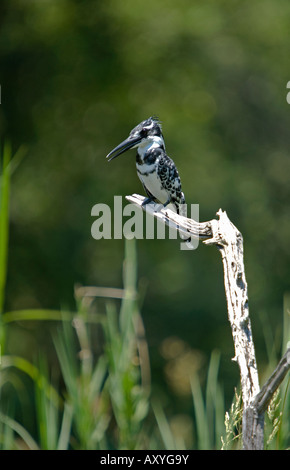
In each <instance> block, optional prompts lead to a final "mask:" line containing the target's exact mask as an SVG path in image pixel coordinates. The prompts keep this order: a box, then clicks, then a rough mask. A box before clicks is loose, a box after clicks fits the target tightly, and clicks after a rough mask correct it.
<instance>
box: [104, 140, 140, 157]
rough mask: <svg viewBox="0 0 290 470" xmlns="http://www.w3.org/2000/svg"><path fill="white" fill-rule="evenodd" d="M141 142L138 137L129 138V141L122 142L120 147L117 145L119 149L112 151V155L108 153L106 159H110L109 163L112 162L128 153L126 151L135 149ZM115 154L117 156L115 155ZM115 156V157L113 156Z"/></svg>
mask: <svg viewBox="0 0 290 470" xmlns="http://www.w3.org/2000/svg"><path fill="white" fill-rule="evenodd" d="M140 142H141V138H140V137H136V136H132V137H131V136H129V137H128V139H126V140H124V141H123V142H121V143H120V144H119V145H117V147H115V148H114V149H113V150H111V152H110V153H108V155H107V157H106V158H109V157H111V158H109V160H108V161H109V162H110V161H111V160H113V159H114V158H116V157H118V156H119V155H121V153H124V152H126V150H129V149H130V148H132V147H134V145H137V144H139V143H140ZM113 154H115V155H113ZM111 155H113V156H111Z"/></svg>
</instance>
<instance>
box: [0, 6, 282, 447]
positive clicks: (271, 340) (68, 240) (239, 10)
mask: <svg viewBox="0 0 290 470" xmlns="http://www.w3.org/2000/svg"><path fill="white" fill-rule="evenodd" d="M289 21H290V4H289V2H287V0H277V1H274V0H257V1H255V2H253V1H250V0H243V1H242V0H234V1H231V2H226V1H224V0H219V1H217V0H206V1H203V0H196V1H194V2H193V1H192V0H180V1H179V2H178V3H177V2H175V1H173V0H169V1H167V2H164V1H160V2H155V1H153V0H148V1H147V2H139V1H134V2H133V1H132V0H124V1H122V2H120V1H118V0H107V1H106V2H102V1H99V0H62V1H58V0H46V1H42V2H39V1H38V0H2V1H1V4H0V85H1V105H0V138H1V142H2V144H3V142H11V147H12V150H13V152H15V151H16V150H18V149H19V148H21V149H22V150H21V154H22V156H23V155H24V152H23V145H25V156H24V158H19V159H18V164H17V165H15V166H17V168H15V170H16V171H13V175H12V180H11V190H12V191H11V197H10V227H9V232H10V239H9V253H8V273H7V283H6V286H5V287H6V289H5V304H4V311H6V312H12V313H13V312H17V311H19V310H20V309H26V310H27V311H29V310H30V309H35V311H38V312H39V315H40V316H42V317H46V315H49V313H48V312H49V311H51V310H52V309H53V311H54V312H57V311H58V310H59V309H60V307H62V309H67V310H69V309H76V303H75V298H74V285H75V283H80V284H84V285H98V286H114V287H120V286H121V284H122V269H121V266H122V262H123V256H124V241H123V240H101V241H96V240H93V239H92V237H91V233H90V228H91V224H92V223H93V218H92V217H91V208H92V207H93V205H94V204H96V203H98V202H103V203H107V204H109V205H113V196H114V195H119V194H120V195H123V196H125V195H126V194H131V193H133V192H143V190H142V188H141V185H140V183H139V181H138V179H137V177H136V172H135V164H134V152H131V155H130V154H126V155H124V157H122V158H120V160H116V161H114V162H113V163H111V164H108V163H107V161H106V160H105V155H106V154H107V153H108V151H109V150H111V149H112V148H113V147H114V146H115V145H116V144H118V143H119V142H120V141H121V140H123V139H124V138H125V137H126V136H127V134H128V132H129V131H130V130H131V128H132V127H133V126H135V125H136V124H137V123H138V122H140V121H141V120H142V119H144V118H147V117H149V116H150V115H153V114H156V115H158V116H159V118H160V119H161V121H162V122H163V130H164V136H165V140H166V145H167V151H168V154H169V155H170V156H172V157H173V158H174V160H175V162H176V164H177V166H178V168H179V172H180V175H181V179H182V182H183V190H184V192H185V196H186V199H187V202H188V203H189V204H190V203H198V204H199V205H200V220H208V219H211V218H213V217H214V215H215V212H216V211H217V210H218V209H219V208H220V207H222V209H224V210H226V211H227V213H228V215H229V217H230V219H231V220H232V221H233V222H234V224H235V225H236V226H237V227H238V228H239V229H240V230H241V232H242V233H243V237H244V244H245V265H246V275H247V281H248V285H249V305H250V314H251V320H252V328H253V335H254V340H255V346H256V353H257V358H258V365H259V370H260V372H261V382H263V378H264V377H265V376H266V374H267V373H269V364H271V366H272V365H273V364H274V363H275V360H276V359H277V358H278V357H279V356H280V353H281V345H282V341H283V343H284V345H285V344H286V343H285V338H282V335H283V331H284V335H285V331H289V330H285V329H284V330H283V328H282V322H283V299H287V298H288V297H287V292H289V291H290V286H289V284H290V245H289V235H290V217H289V214H290V185H289V175H290V158H289V148H290V133H289V126H290V106H289V104H288V103H287V101H286V95H287V92H288V90H287V89H286V85H287V82H288V81H289V80H290V76H289V67H288V59H289ZM21 146H22V147H21ZM2 153H3V155H4V162H3V166H2V167H3V178H4V179H3V178H2V184H4V186H5V181H6V182H7V179H6V180H5V168H6V164H7V161H6V162H5V151H4V152H2ZM6 155H7V147H6ZM20 160H21V161H20ZM3 182H4V183H3ZM9 184H10V181H9ZM6 189H7V190H8V189H9V188H6ZM3 194H5V191H4V193H3ZM3 204H4V205H5V207H6V206H7V204H8V201H7V200H6V202H5V200H4V202H3V201H2V206H1V211H3ZM7 207H8V206H7ZM7 210H8V209H7ZM5 217H7V211H6V209H5V210H4V212H1V220H2V221H3V218H5ZM3 227H4V226H3V225H2V229H3V230H5V227H4V228H3ZM3 236H4V238H3ZM7 236H8V232H7V233H6V234H5V233H4V232H2V233H1V237H2V238H1V243H0V249H1V253H2V254H1V257H2V258H1V260H0V263H1V270H0V271H1V276H2V277H3V276H4V277H5V279H6V276H5V272H6V259H5V258H4V257H3V256H5V253H6V252H5V243H6V241H7ZM5 237H6V238H5ZM3 247H4V248H3ZM137 247H138V257H139V266H138V269H139V278H140V286H139V288H140V289H141V292H144V291H145V290H146V296H145V297H144V302H143V305H142V314H143V321H144V325H145V330H146V338H147V341H148V345H149V352H150V362H151V374H152V387H153V389H152V393H153V394H154V393H155V394H156V395H157V396H161V397H162V399H163V403H164V404H165V405H166V407H167V412H168V414H169V415H170V416H174V415H175V413H177V414H178V413H179V414H181V415H183V414H190V413H191V410H192V396H191V386H190V383H189V382H188V380H187V376H186V373H184V369H185V367H184V364H188V362H186V361H188V357H190V364H193V363H194V364H195V366H194V368H195V370H196V371H199V373H200V376H201V381H203V380H205V377H204V376H205V372H204V371H205V368H206V367H207V366H208V364H209V363H210V356H211V351H212V350H215V349H217V350H219V351H220V352H221V358H220V376H221V377H222V378H223V384H224V385H223V386H224V389H225V396H226V402H227V405H229V404H230V401H231V399H232V396H233V387H234V386H235V385H236V384H237V382H238V379H239V376H238V370H237V367H236V365H234V364H233V363H231V362H230V358H231V357H232V356H233V345H232V339H231V333H230V329H229V326H228V321H227V315H226V304H225V298H224V291H223V276H222V266H221V262H220V259H219V255H218V253H217V252H216V251H215V250H214V249H210V248H206V247H203V246H200V247H199V248H198V250H196V251H193V252H191V253H189V254H188V253H187V252H182V251H180V250H179V244H178V243H176V242H175V241H172V240H165V241H162V240H152V241H150V240H140V241H138V244H137ZM2 268H3V269H4V271H3V270H2ZM4 277H3V278H1V279H0V294H1V299H3V301H4V294H3V292H4V291H3V289H4V284H3V282H4V280H5V279H4ZM285 302H286V301H285ZM0 306H1V307H2V300H1V301H0ZM99 309H100V310H102V311H103V312H105V306H104V305H103V306H102V305H101V306H99ZM284 311H285V305H284ZM7 315H8V314H7ZM55 315H56V317H58V313H55ZM286 315H288V313H286ZM0 326H1V325H0ZM6 328H7V331H6V333H5V338H6V344H5V351H6V352H7V353H9V354H13V355H15V356H17V357H23V358H26V359H27V360H29V361H30V360H32V359H34V357H35V354H38V351H41V352H42V353H43V354H45V355H46V356H47V358H48V360H49V362H50V367H51V366H54V365H55V362H54V361H55V356H54V352H53V351H54V347H53V343H52V341H51V336H50V335H48V334H47V332H48V330H50V329H51V327H50V326H49V325H48V324H47V323H45V322H37V321H31V322H21V321H18V322H13V323H11V324H9V325H8V326H7V327H6ZM287 340H289V338H288V339H287ZM176 344H177V349H174V348H173V347H172V345H175V346H176ZM2 346H3V345H2ZM116 347H117V346H116ZM172 350H173V352H172ZM174 351H175V353H174ZM176 351H177V352H176ZM174 354H175V356H174ZM193 356H194V358H195V361H193ZM180 358H182V361H181V360H180ZM178 359H179V360H178ZM174 377H176V380H174ZM180 377H181V378H182V380H181V379H180ZM177 384H178V385H177ZM39 400H40V401H41V400H42V399H41V397H40V398H39ZM28 401H29V399H28ZM45 406H46V405H45V402H44V400H42V410H43V413H44V410H45ZM5 411H7V410H5ZM16 411H17V410H16ZM67 413H68V412H67ZM67 416H69V413H68V415H65V417H66V418H67ZM43 439H45V436H44V437H43Z"/></svg>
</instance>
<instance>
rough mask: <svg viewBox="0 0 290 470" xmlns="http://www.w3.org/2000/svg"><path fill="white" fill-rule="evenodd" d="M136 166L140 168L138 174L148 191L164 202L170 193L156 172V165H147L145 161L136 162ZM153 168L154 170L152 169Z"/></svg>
mask: <svg viewBox="0 0 290 470" xmlns="http://www.w3.org/2000/svg"><path fill="white" fill-rule="evenodd" d="M136 167H137V170H138V171H137V174H138V176H139V178H140V180H141V182H142V183H143V184H144V186H146V188H147V189H148V191H149V192H150V193H151V194H152V195H153V196H154V197H155V198H156V199H158V201H160V202H161V203H162V204H164V203H165V202H166V201H167V199H168V193H167V191H166V190H165V189H164V188H163V187H162V185H161V181H160V179H159V177H158V175H157V172H156V166H155V165H146V164H145V163H143V165H138V163H136ZM153 169H154V171H152V170H153Z"/></svg>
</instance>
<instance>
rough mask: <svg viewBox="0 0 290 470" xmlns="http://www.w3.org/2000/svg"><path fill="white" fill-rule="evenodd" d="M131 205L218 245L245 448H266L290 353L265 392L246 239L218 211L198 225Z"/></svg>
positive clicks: (137, 199)
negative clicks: (271, 410)
mask: <svg viewBox="0 0 290 470" xmlns="http://www.w3.org/2000/svg"><path fill="white" fill-rule="evenodd" d="M126 199H127V200H128V201H130V202H131V203H133V204H135V205H137V206H139V207H141V208H142V209H143V210H145V211H146V212H149V213H150V214H151V215H152V216H154V217H155V218H157V219H159V220H161V221H163V222H164V223H165V224H166V225H168V226H169V227H171V228H174V229H176V230H178V231H179V233H181V234H187V235H188V234H190V236H191V237H193V238H197V239H199V240H201V241H202V242H203V243H204V244H205V245H216V247H217V248H218V250H219V252H220V253H221V256H222V262H223V269H224V285H225V293H226V299H227V308H228V319H229V322H230V324H231V329H232V336H233V341H234V348H235V356H234V358H233V360H234V361H236V362H237V363H238V365H239V369H240V376H241V388H242V398H243V430H242V434H243V448H244V449H249V450H250V449H260V450H261V449H263V448H264V411H265V409H266V407H267V403H269V401H270V399H271V397H272V396H273V393H274V391H275V390H276V388H277V387H278V386H279V384H280V383H281V382H282V380H283V378H284V377H285V375H286V373H287V371H288V370H289V368H290V360H289V356H290V353H289V351H288V353H287V354H285V356H283V358H282V359H281V361H280V363H279V364H278V366H277V369H275V371H274V373H273V374H272V376H271V377H270V379H269V380H268V381H267V382H266V384H265V385H264V387H263V388H262V390H261V391H260V387H259V378H258V369H257V363H256V356H255V349H254V342H253V336H252V329H251V322H250V316H249V305H248V288H247V282H246V276H245V267H244V254H243V237H242V234H241V233H240V232H239V231H238V229H237V228H236V227H235V226H234V225H233V224H232V222H231V221H230V220H229V218H228V216H227V214H226V212H223V211H222V210H221V209H220V210H219V211H218V212H217V215H218V219H213V220H210V221H209V222H203V223H199V222H196V221H194V220H192V219H189V218H186V217H182V216H180V215H178V214H176V213H174V212H173V211H171V210H170V209H167V208H166V209H164V208H160V204H156V203H153V202H152V203H150V204H147V205H145V206H142V202H143V201H144V199H145V198H144V197H143V196H140V195H138V194H133V195H132V196H127V197H126Z"/></svg>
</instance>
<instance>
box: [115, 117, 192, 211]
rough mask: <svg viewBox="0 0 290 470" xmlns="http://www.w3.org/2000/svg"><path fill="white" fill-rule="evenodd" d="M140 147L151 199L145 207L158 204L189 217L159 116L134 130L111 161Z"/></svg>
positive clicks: (140, 163) (141, 174)
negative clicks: (185, 210) (151, 203)
mask: <svg viewBox="0 0 290 470" xmlns="http://www.w3.org/2000/svg"><path fill="white" fill-rule="evenodd" d="M136 147H137V155H136V168H137V174H138V176H139V179H140V180H141V183H142V185H143V188H144V190H145V191H146V194H147V196H148V197H147V199H145V200H144V202H143V203H142V205H145V204H148V203H149V202H151V201H154V202H156V201H158V202H160V203H161V204H163V207H166V206H168V205H169V204H170V206H169V207H170V208H171V209H173V210H174V211H175V212H177V213H178V214H180V215H185V214H184V210H183V209H185V206H184V204H185V198H184V194H183V192H182V190H181V182H180V177H179V174H178V171H177V168H176V166H175V163H174V161H173V160H172V159H171V158H170V157H168V155H166V152H165V143H164V139H163V135H162V128H161V124H160V122H159V120H158V119H157V118H156V117H150V118H149V119H146V120H145V121H142V122H141V123H140V124H138V126H136V127H134V129H132V131H131V132H130V134H129V137H128V138H127V139H126V140H124V141H123V142H121V143H120V144H119V145H117V147H115V148H114V149H113V150H112V151H111V152H110V153H109V154H108V155H107V158H109V161H111V160H113V158H116V157H118V155H121V153H123V152H126V150H129V149H130V148H136Z"/></svg>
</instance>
